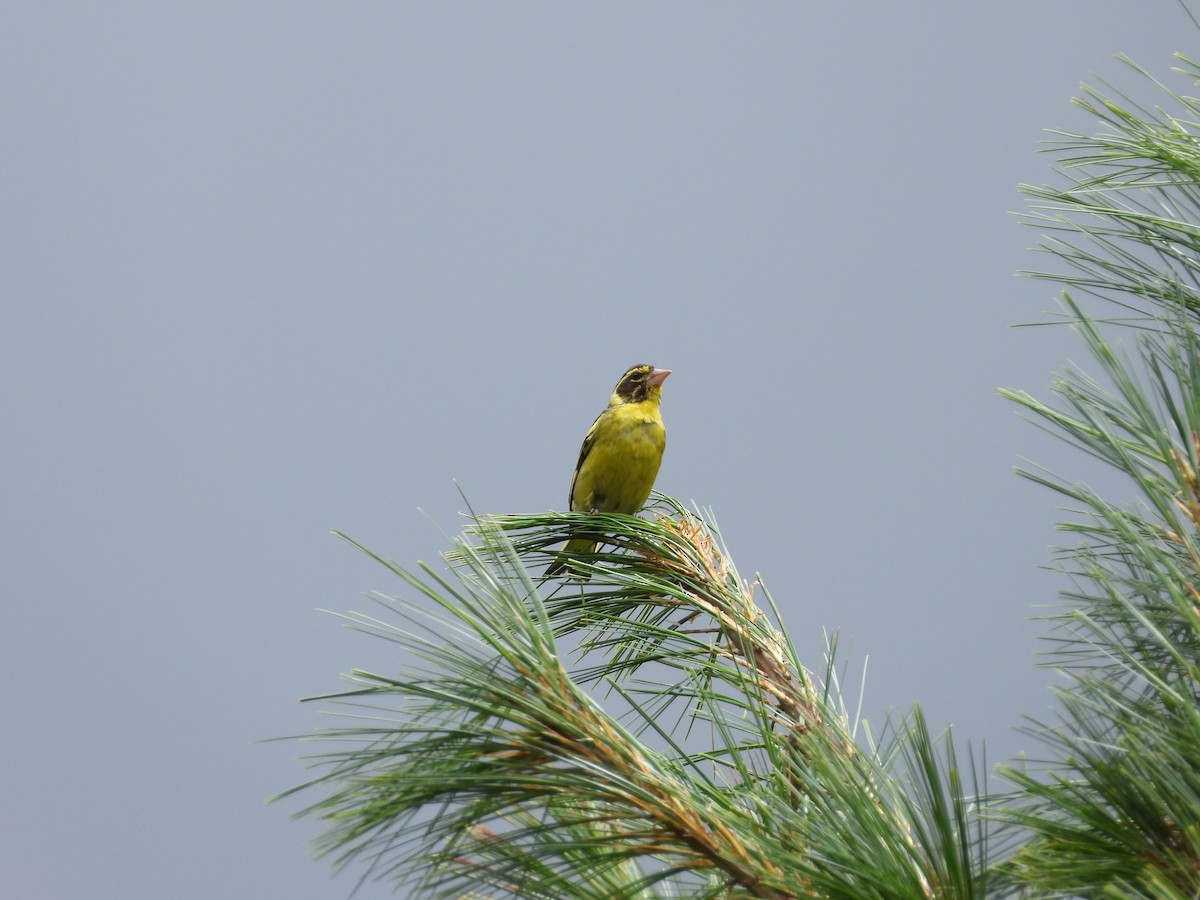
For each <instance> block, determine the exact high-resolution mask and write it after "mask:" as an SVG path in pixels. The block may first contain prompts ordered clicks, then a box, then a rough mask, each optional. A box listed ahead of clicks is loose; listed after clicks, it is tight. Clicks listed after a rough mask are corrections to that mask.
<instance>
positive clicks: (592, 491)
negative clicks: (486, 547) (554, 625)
mask: <svg viewBox="0 0 1200 900" xmlns="http://www.w3.org/2000/svg"><path fill="white" fill-rule="evenodd" d="M670 374H671V370H670V369H656V368H655V367H654V366H651V365H647V364H645V363H642V364H640V365H636V366H632V367H631V368H630V369H629V370H628V371H626V372H625V374H624V375H622V376H621V380H620V381H618V382H617V386H616V387H615V388H613V392H612V396H610V397H609V398H608V406H607V407H606V408H605V410H604V411H603V412H602V413H600V415H599V416H597V417H596V421H595V422H593V423H592V427H591V428H589V429H588V432H587V436H586V437H585V438H584V439H583V446H582V447H580V449H579V461H578V462H576V463H575V475H574V476H573V477H572V479H571V492H570V494H569V495H568V497H567V502H568V504H569V505H570V508H571V511H572V512H584V513H590V514H592V515H595V514H597V513H624V514H625V515H630V516H631V515H633V514H634V513H636V512H637V511H638V510H640V509H641V508H642V506H643V505H645V503H646V500H647V499H648V498H649V497H650V490H651V488H653V487H654V479H655V478H656V477H657V476H658V468H659V466H660V465H661V464H662V458H663V450H664V449H665V448H666V446H667V430H666V428H665V427H664V426H663V420H662V415H660V413H659V403H660V402H661V401H662V383H663V381H665V380H666V377H667V376H668V375H670ZM596 544H597V540H596V538H595V537H592V536H587V537H577V538H571V539H570V540H569V541H567V543H566V544H565V545H564V546H563V549H562V551H561V552H560V553H559V555H558V556H557V557H555V559H554V561H553V562H552V563H551V564H550V567H549V568H548V569H546V575H547V576H551V575H556V574H558V573H559V572H561V571H562V570H563V569H564V568H566V567H567V556H568V554H572V553H593V552H595V549H596ZM575 577H579V576H575Z"/></svg>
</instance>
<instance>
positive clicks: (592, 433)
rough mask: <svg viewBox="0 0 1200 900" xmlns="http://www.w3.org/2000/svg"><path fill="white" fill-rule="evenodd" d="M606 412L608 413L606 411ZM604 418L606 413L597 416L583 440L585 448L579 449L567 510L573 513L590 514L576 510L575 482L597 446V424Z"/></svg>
mask: <svg viewBox="0 0 1200 900" xmlns="http://www.w3.org/2000/svg"><path fill="white" fill-rule="evenodd" d="M604 412H608V410H605V411H604ZM602 418H604V413H603V412H602V413H600V415H598V416H596V421H595V422H593V423H592V427H591V428H589V429H588V433H587V437H585V438H584V439H583V446H582V447H580V448H579V460H578V462H576V463H575V474H574V475H572V476H571V493H569V494H568V495H567V509H569V510H571V511H572V512H580V511H581V512H589V511H590V510H586V509H585V510H576V509H575V482H577V481H578V480H579V470H580V469H582V468H583V461H584V460H585V459H587V458H588V454H589V453H591V452H592V447H594V446H595V445H596V424H597V423H598V422H599V421H600V420H601V419H602Z"/></svg>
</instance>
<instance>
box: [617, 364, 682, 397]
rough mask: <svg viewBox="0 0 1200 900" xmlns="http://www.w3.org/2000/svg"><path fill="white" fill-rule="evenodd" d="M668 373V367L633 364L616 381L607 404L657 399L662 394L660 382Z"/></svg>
mask: <svg viewBox="0 0 1200 900" xmlns="http://www.w3.org/2000/svg"><path fill="white" fill-rule="evenodd" d="M670 374H671V370H670V369H656V368H654V366H649V365H645V364H642V365H639V366H633V367H632V368H631V369H630V370H629V371H628V372H626V373H625V374H624V375H622V376H621V380H620V381H618V382H617V386H616V388H615V389H614V390H613V394H612V398H611V399H610V400H609V406H615V405H617V404H618V403H641V402H642V401H643V400H648V399H650V398H652V397H653V398H654V399H656V400H657V399H658V398H659V397H661V396H662V383H663V381H664V380H666V377H667V376H668V375H670Z"/></svg>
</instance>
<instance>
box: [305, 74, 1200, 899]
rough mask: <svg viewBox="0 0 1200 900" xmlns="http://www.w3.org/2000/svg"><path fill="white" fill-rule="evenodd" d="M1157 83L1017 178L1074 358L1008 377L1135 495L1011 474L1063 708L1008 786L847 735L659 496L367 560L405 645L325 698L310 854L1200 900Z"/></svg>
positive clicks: (953, 891)
mask: <svg viewBox="0 0 1200 900" xmlns="http://www.w3.org/2000/svg"><path fill="white" fill-rule="evenodd" d="M1180 61H1181V67H1182V68H1181V71H1182V74H1183V75H1184V76H1186V77H1188V78H1191V79H1193V81H1194V82H1200V66H1197V64H1196V63H1194V62H1192V61H1191V60H1188V59H1186V58H1183V57H1180ZM1136 71H1137V72H1141V70H1136ZM1141 74H1142V75H1145V73H1144V72H1142V73H1141ZM1158 89H1160V90H1161V91H1162V92H1163V100H1164V103H1165V104H1167V105H1169V106H1170V107H1171V108H1172V109H1174V110H1175V112H1171V113H1168V112H1165V111H1162V110H1161V109H1160V108H1157V107H1156V108H1155V109H1147V108H1145V107H1142V106H1138V105H1137V104H1134V103H1133V102H1132V101H1129V100H1127V99H1126V98H1123V97H1121V95H1120V94H1117V93H1115V92H1112V91H1108V92H1100V91H1095V90H1088V91H1087V92H1086V93H1085V95H1084V97H1083V98H1082V99H1081V100H1080V101H1078V102H1079V103H1080V104H1081V105H1082V106H1083V107H1084V108H1085V109H1086V110H1087V111H1088V112H1090V113H1092V114H1093V115H1095V116H1097V117H1098V118H1099V119H1100V120H1101V122H1102V129H1101V131H1100V133H1098V134H1093V135H1086V136H1084V135H1078V134H1066V133H1057V143H1056V144H1055V148H1054V149H1055V152H1056V153H1057V155H1058V157H1059V173H1060V175H1061V177H1062V179H1063V184H1060V185H1059V186H1056V187H1039V188H1032V187H1030V188H1026V191H1027V193H1028V194H1029V196H1030V197H1031V198H1032V204H1033V206H1032V213H1031V217H1032V219H1033V221H1034V223H1035V224H1036V225H1038V227H1039V228H1040V229H1041V230H1042V231H1043V232H1044V233H1045V239H1044V242H1043V244H1042V249H1044V250H1045V251H1047V252H1049V253H1050V254H1051V255H1052V257H1053V259H1054V260H1055V261H1056V264H1058V265H1060V266H1061V267H1062V270H1060V271H1057V272H1043V273H1038V277H1042V278H1049V279H1052V280H1055V281H1058V282H1061V283H1062V284H1063V285H1064V286H1065V291H1064V293H1063V317H1064V319H1065V320H1066V321H1068V322H1069V323H1070V325H1071V327H1072V328H1074V329H1075V331H1076V332H1077V333H1078V335H1079V337H1080V339H1081V341H1082V343H1083V346H1084V347H1085V348H1086V349H1087V351H1088V354H1089V356H1090V358H1091V365H1092V366H1094V371H1092V372H1091V373H1088V372H1085V371H1084V370H1083V369H1076V368H1070V369H1068V370H1067V371H1065V372H1064V374H1063V375H1062V377H1061V378H1060V379H1059V380H1058V382H1057V383H1056V385H1055V386H1054V395H1055V399H1054V400H1053V401H1052V402H1049V403H1047V402H1042V401H1039V400H1037V399H1035V398H1034V397H1032V396H1030V395H1029V394H1026V393H1024V392H1020V391H1005V392H1003V393H1004V394H1005V395H1006V396H1008V397H1009V398H1011V399H1012V400H1014V401H1015V402H1016V403H1018V404H1020V406H1021V407H1022V408H1023V409H1024V410H1026V411H1027V413H1028V414H1029V415H1031V417H1033V418H1034V419H1036V420H1037V421H1039V422H1040V423H1041V424H1042V425H1043V426H1044V427H1045V428H1047V429H1048V430H1050V431H1051V432H1053V433H1055V434H1057V435H1059V436H1061V437H1063V438H1064V439H1065V440H1067V441H1069V442H1071V444H1072V445H1074V446H1075V447H1077V448H1078V449H1079V450H1081V451H1083V452H1084V453H1086V454H1088V455H1090V456H1092V457H1095V458H1097V459H1099V460H1101V461H1102V462H1103V463H1105V464H1106V465H1108V466H1110V467H1112V469H1114V470H1115V471H1116V472H1118V473H1120V474H1121V475H1122V476H1124V477H1125V478H1126V479H1127V483H1128V484H1129V485H1130V487H1131V488H1132V491H1133V495H1132V496H1131V497H1127V498H1121V499H1120V500H1119V501H1113V500H1110V499H1106V498H1103V497H1101V496H1099V495H1098V494H1097V493H1096V492H1095V491H1093V490H1091V489H1090V488H1088V487H1087V486H1086V485H1085V484H1083V483H1080V482H1078V481H1072V480H1069V479H1066V478H1059V477H1055V476H1053V475H1050V474H1048V473H1045V472H1040V471H1027V472H1025V473H1024V474H1025V475H1026V476H1027V477H1029V478H1032V479H1034V480H1035V481H1037V482H1039V483H1041V484H1043V485H1046V486H1047V487H1050V488H1051V489H1053V490H1054V491H1056V492H1058V493H1060V494H1062V495H1064V496H1066V497H1067V498H1069V499H1070V500H1071V502H1072V503H1073V504H1075V506H1076V508H1077V513H1076V514H1074V517H1073V520H1072V521H1070V522H1067V523H1064V524H1063V525H1062V526H1061V527H1062V528H1063V530H1064V532H1065V533H1066V534H1068V535H1069V536H1070V539H1071V544H1070V545H1069V546H1067V547H1065V548H1063V549H1062V550H1060V551H1058V553H1057V557H1056V560H1057V563H1058V565H1059V567H1060V568H1061V569H1062V570H1063V571H1064V572H1066V573H1068V574H1069V575H1070V576H1071V579H1072V587H1071V589H1070V590H1068V591H1065V592H1064V593H1063V594H1062V597H1061V599H1062V601H1063V605H1062V607H1061V609H1059V610H1057V611H1056V612H1055V613H1054V614H1052V615H1051V616H1050V617H1049V620H1048V628H1049V632H1048V635H1047V652H1046V657H1045V662H1046V665H1047V666H1049V667H1050V668H1052V669H1053V671H1054V672H1056V673H1057V675H1058V676H1059V677H1058V679H1057V684H1058V686H1057V687H1056V689H1055V690H1056V694H1057V697H1058V700H1059V711H1060V712H1059V715H1058V718H1056V719H1055V720H1054V721H1052V722H1049V723H1034V724H1032V725H1030V727H1029V728H1030V732H1031V733H1032V734H1034V735H1035V736H1036V737H1037V738H1038V739H1039V740H1040V741H1041V743H1042V745H1043V746H1044V748H1045V758H1044V759H1043V760H1040V761H1039V763H1038V764H1037V765H1032V764H1029V765H1024V766H1020V767H1018V766H1008V767H1002V772H1003V773H1004V774H1005V775H1006V777H1007V778H1008V779H1009V781H1010V785H1011V790H1009V791H1007V792H1005V793H1004V794H1002V795H999V796H991V797H987V796H984V795H983V793H982V791H981V785H982V768H981V767H980V766H977V765H976V762H975V760H974V759H973V758H972V757H971V756H970V755H969V754H967V755H966V756H965V758H964V756H963V755H961V754H960V753H959V752H957V751H956V748H955V745H954V743H953V741H952V739H951V737H950V735H949V733H948V732H946V733H944V734H942V735H941V736H940V737H938V738H936V739H935V737H933V736H932V734H931V732H930V729H929V727H928V725H927V724H926V722H925V719H924V717H923V715H922V713H921V710H920V708H919V707H914V708H913V709H912V710H911V711H910V712H909V713H908V714H907V715H905V716H903V717H900V718H898V719H896V720H895V721H894V722H893V724H892V725H891V726H890V727H888V728H885V729H883V731H882V733H881V734H878V735H875V734H872V733H871V732H870V731H869V729H865V728H864V729H863V731H862V733H859V728H857V727H856V723H855V722H853V721H852V719H851V715H850V714H849V712H848V710H847V704H846V703H845V701H844V699H843V696H842V693H841V690H840V686H839V683H838V679H837V677H836V668H835V666H834V665H833V658H834V649H835V648H834V647H832V646H831V648H830V652H829V654H828V656H829V658H828V659H827V660H826V662H825V665H824V666H823V667H822V669H821V674H820V675H818V674H815V673H814V672H813V671H812V670H810V669H808V668H805V666H804V665H803V663H802V661H801V660H800V659H798V658H797V655H796V652H795V649H794V647H793V645H792V643H791V641H790V640H789V639H788V636H787V633H786V631H785V629H784V626H783V623H782V622H781V621H780V618H779V615H778V611H777V609H776V607H775V604H774V603H773V601H772V599H771V595H770V594H769V593H768V591H767V589H766V586H765V585H764V584H763V583H761V582H760V581H755V582H752V583H751V582H747V581H746V580H744V579H742V578H741V577H740V576H739V575H738V573H737V570H736V568H735V567H734V564H733V561H732V560H731V559H730V557H729V554H728V553H727V552H726V551H725V549H724V547H723V545H722V542H721V539H720V536H719V534H718V532H717V529H716V528H715V526H714V525H713V523H712V517H711V516H710V515H703V514H701V513H700V512H699V511H693V510H688V509H687V508H685V507H684V506H683V505H682V504H680V503H679V502H677V501H675V500H673V499H671V498H669V497H665V496H661V495H659V496H657V497H656V501H655V504H654V506H653V507H652V509H651V511H650V517H649V519H648V520H646V519H640V518H634V517H630V516H619V515H608V516H588V515H584V514H578V513H566V514H558V513H547V514H543V515H530V516H478V517H476V518H475V519H474V520H473V524H472V526H471V527H470V528H469V529H467V530H466V531H465V532H464V533H463V534H462V535H460V536H459V537H458V538H456V539H455V541H454V544H453V547H452V548H451V549H450V550H449V551H448V552H447V554H446V555H445V560H444V562H445V566H444V567H439V568H434V567H430V566H420V567H418V568H416V569H409V568H406V567H403V566H400V565H397V564H395V563H393V562H390V561H388V560H384V559H382V558H379V557H375V558H376V559H378V560H379V562H381V563H382V564H383V565H385V566H386V567H387V568H388V569H390V570H391V571H392V572H393V573H394V574H395V575H396V576H397V577H398V578H399V579H400V581H401V582H402V584H403V585H404V591H403V592H402V593H401V594H400V595H398V596H395V597H391V596H385V595H381V594H377V595H373V596H374V599H375V600H376V601H377V602H378V604H379V606H380V608H381V610H382V611H381V613H380V614H379V616H378V617H373V616H367V615H362V614H351V615H350V616H349V617H348V618H349V620H350V621H351V622H352V623H353V624H354V625H355V626H356V627H358V628H360V629H362V630H364V631H367V632H369V633H371V634H374V635H377V636H379V637H381V638H383V639H386V640H389V641H393V642H395V643H396V644H397V646H398V648H399V649H400V650H401V651H402V653H401V656H402V657H403V658H404V659H406V660H407V661H408V662H407V663H406V664H405V666H404V668H403V669H402V670H401V672H400V673H399V674H397V675H393V676H390V677H385V676H382V675H378V674H372V673H369V672H363V671H355V672H353V673H352V674H351V675H350V676H349V677H350V680H351V681H352V682H353V686H352V687H351V689H349V690H347V691H344V692H342V693H339V694H335V695H331V696H327V697H323V698H318V699H321V700H323V701H325V702H327V703H333V704H335V705H336V708H337V709H338V710H339V711H341V712H342V713H343V714H344V715H345V716H346V717H347V718H346V720H345V721H346V724H345V725H343V726H341V727H337V728H331V729H326V730H323V731H321V732H319V733H318V734H317V735H315V736H314V737H316V738H317V739H318V740H320V741H322V742H324V743H325V744H327V745H329V746H330V747H332V748H333V749H330V750H327V751H326V752H324V753H322V754H320V755H318V756H316V757H315V758H314V760H313V764H314V766H315V767H316V770H317V772H316V774H315V775H314V777H313V778H312V779H311V780H310V781H308V782H306V783H305V784H303V785H301V786H299V787H297V788H295V789H293V791H289V792H288V793H289V794H291V793H295V792H297V791H303V792H304V793H306V794H308V793H312V792H314V791H316V792H320V793H321V795H322V796H321V798H320V799H319V800H317V801H316V802H315V803H314V804H313V805H312V806H310V807H309V808H307V809H306V810H304V812H303V813H302V814H305V815H313V816H317V817H320V818H322V819H323V820H324V821H325V822H326V823H327V825H328V829H327V831H326V833H325V835H324V837H323V838H322V840H321V842H320V845H319V847H318V850H319V851H320V852H321V853H324V854H328V855H330V856H331V857H332V858H333V859H334V860H335V861H336V863H337V864H338V865H341V866H344V865H348V864H350V863H351V862H354V863H356V864H358V865H359V866H361V873H360V874H361V877H362V878H364V879H368V878H384V879H388V880H390V881H392V882H393V883H394V884H395V885H396V886H397V888H398V889H401V888H402V889H404V890H406V891H408V892H409V893H410V894H413V895H417V896H431V897H436V896H455V897H479V898H482V897H522V898H547V900H549V898H595V900H610V898H657V897H711V898H718V897H720V898H730V897H763V898H791V897H797V898H798V897H818V898H847V900H870V898H887V900H903V898H910V897H911V898H917V897H921V898H932V897H937V898H968V897H990V896H995V897H999V896H1006V895H1013V896H1021V897H1034V896H1036V897H1042V896H1046V897H1073V896H1079V897H1130V896H1137V897H1156V898H1157V897H1162V898H1185V897H1186V898H1196V897H1200V532H1198V526H1200V476H1198V475H1197V473H1198V472H1200V342H1198V341H1197V335H1196V327H1197V320H1198V318H1200V137H1198V136H1197V135H1198V131H1200V101H1198V100H1195V99H1192V98H1189V97H1186V96H1182V95H1180V94H1177V93H1175V92H1172V91H1169V90H1167V89H1166V88H1165V87H1163V86H1161V85H1159V86H1158ZM1113 97H1115V98H1116V99H1113ZM1094 310H1099V311H1100V314H1097V312H1095V311H1094ZM1105 310H1107V311H1109V313H1111V314H1106V313H1105ZM1112 311H1115V313H1113V312H1112ZM576 533H600V534H604V535H606V536H607V543H606V544H605V545H604V546H602V547H601V548H600V549H599V551H598V552H597V553H594V554H588V555H583V556H581V558H580V561H579V565H580V566H582V567H584V568H585V569H586V570H587V571H588V572H589V573H590V578H589V580H587V581H586V582H579V581H566V582H564V581H563V580H561V579H554V580H550V581H547V580H543V579H541V577H540V576H539V575H537V574H534V573H539V572H541V571H543V570H544V568H545V565H546V564H547V563H548V561H549V560H550V559H551V557H552V556H553V554H554V553H555V552H556V551H557V548H558V547H559V546H561V544H562V542H563V541H564V540H565V539H566V538H567V537H568V536H569V535H571V534H576ZM356 546H357V545H356ZM362 549H363V550H364V552H367V553H370V551H367V550H366V549H365V548H362ZM372 556H374V554H372ZM431 607H432V610H433V611H431ZM1014 664H1016V663H1014Z"/></svg>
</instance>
